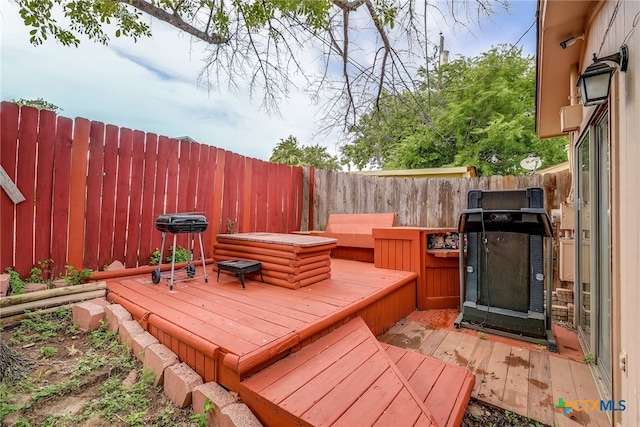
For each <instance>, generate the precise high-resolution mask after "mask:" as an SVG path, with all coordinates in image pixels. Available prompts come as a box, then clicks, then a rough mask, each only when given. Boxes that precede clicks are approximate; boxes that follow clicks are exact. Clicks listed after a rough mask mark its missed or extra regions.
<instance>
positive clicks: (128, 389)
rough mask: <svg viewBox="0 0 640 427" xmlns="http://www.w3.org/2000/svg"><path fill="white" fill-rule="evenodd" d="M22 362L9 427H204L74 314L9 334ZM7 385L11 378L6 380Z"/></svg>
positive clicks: (7, 392) (499, 414)
mask: <svg viewBox="0 0 640 427" xmlns="http://www.w3.org/2000/svg"><path fill="white" fill-rule="evenodd" d="M1 337H2V341H3V343H5V344H7V345H8V346H9V347H10V348H11V349H12V350H13V351H14V352H15V353H16V354H17V355H18V356H19V357H21V358H22V363H21V366H22V367H23V368H24V369H25V371H24V373H25V375H26V376H25V377H24V378H23V379H22V380H21V381H19V382H16V383H15V384H14V385H12V386H8V385H7V383H6V381H5V382H3V383H2V384H1V385H0V425H2V426H18V427H20V426H21V427H25V426H74V427H76V426H87V427H89V426H92V427H93V426H97V427H102V426H105V427H106V426H158V427H162V426H186V427H190V426H198V425H200V424H199V421H201V418H200V417H198V415H196V416H195V417H194V414H193V413H192V412H191V410H190V409H189V408H187V409H178V408H177V407H176V406H175V405H173V403H172V402H171V401H169V400H168V399H167V398H166V396H165V395H164V393H163V392H162V387H154V386H153V384H152V383H149V378H148V377H145V375H144V372H143V370H142V366H141V364H140V362H138V361H137V360H135V359H133V358H131V357H130V356H129V354H128V352H127V351H126V349H125V348H124V347H123V346H122V345H120V344H118V343H117V340H116V338H115V337H114V336H113V334H109V333H108V332H106V331H105V330H102V331H97V332H94V333H83V332H80V331H78V330H77V328H76V327H74V325H73V324H72V322H71V315H70V311H68V310H67V311H66V312H60V313H58V314H57V315H50V316H43V317H39V316H33V317H32V319H30V320H28V321H26V322H24V323H23V325H22V326H14V327H11V328H5V329H4V330H3V331H2V334H1ZM5 379H6V377H5ZM462 426H464V427H472V426H474V427H475V426H482V427H485V426H496V427H497V426H524V427H531V426H534V427H535V426H540V424H536V423H535V422H532V421H530V420H528V419H526V418H520V417H518V416H516V415H515V414H511V413H509V412H505V411H504V410H501V409H497V408H493V407H489V406H486V405H482V404H481V403H479V402H476V401H472V402H470V404H469V406H468V407H467V411H466V414H465V418H464V420H463V422H462Z"/></svg>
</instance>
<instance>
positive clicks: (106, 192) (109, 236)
mask: <svg viewBox="0 0 640 427" xmlns="http://www.w3.org/2000/svg"><path fill="white" fill-rule="evenodd" d="M118 133H119V129H118V128H117V127H116V126H113V125H106V127H105V140H104V161H103V166H102V208H101V211H102V212H101V217H100V250H99V253H98V265H105V264H107V263H109V264H110V263H111V261H113V260H114V259H113V240H114V234H115V229H114V222H115V216H116V212H115V211H116V182H117V181H116V179H117V174H118Z"/></svg>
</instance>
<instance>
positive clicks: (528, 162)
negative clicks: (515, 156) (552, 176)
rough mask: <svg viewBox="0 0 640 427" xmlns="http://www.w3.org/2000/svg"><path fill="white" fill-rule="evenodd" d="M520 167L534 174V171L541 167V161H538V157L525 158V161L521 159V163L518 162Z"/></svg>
mask: <svg viewBox="0 0 640 427" xmlns="http://www.w3.org/2000/svg"><path fill="white" fill-rule="evenodd" d="M520 166H522V168H523V169H526V170H528V171H531V172H535V171H536V169H538V168H540V166H542V160H541V159H540V157H533V156H530V157H527V158H526V159H522V161H521V162H520Z"/></svg>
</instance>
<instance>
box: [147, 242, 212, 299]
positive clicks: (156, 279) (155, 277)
mask: <svg viewBox="0 0 640 427" xmlns="http://www.w3.org/2000/svg"><path fill="white" fill-rule="evenodd" d="M166 234H167V233H166V232H164V231H163V232H162V246H161V248H162V249H161V251H160V259H159V260H158V269H157V270H154V271H153V273H152V274H151V281H152V282H153V283H154V284H158V283H160V278H161V267H162V258H163V254H164V244H165V241H166ZM177 234H178V233H173V246H172V251H171V276H170V278H169V290H170V291H173V276H174V273H175V267H176V238H177ZM198 243H200V260H201V261H202V271H203V272H204V281H205V283H209V274H208V273H207V266H206V263H205V260H204V246H203V244H202V233H198ZM187 246H188V248H187V251H188V253H189V255H190V256H191V257H192V256H193V253H194V249H195V242H194V241H193V236H192V235H191V233H187ZM186 270H187V276H188V277H190V278H193V277H194V276H195V272H196V268H195V266H194V265H193V259H189V260H188V261H187V267H186Z"/></svg>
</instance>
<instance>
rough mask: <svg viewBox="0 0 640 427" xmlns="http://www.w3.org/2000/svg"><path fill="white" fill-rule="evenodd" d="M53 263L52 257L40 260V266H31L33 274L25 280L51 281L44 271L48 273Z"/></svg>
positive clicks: (31, 281)
mask: <svg viewBox="0 0 640 427" xmlns="http://www.w3.org/2000/svg"><path fill="white" fill-rule="evenodd" d="M51 264H53V260H52V259H51V258H49V259H45V260H42V261H38V266H39V267H36V266H33V268H31V274H30V275H29V277H28V278H27V279H26V280H25V281H26V282H28V283H49V282H50V280H48V279H45V278H44V276H43V272H46V273H47V275H48V274H49V272H50V271H51V268H50V265H51Z"/></svg>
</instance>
